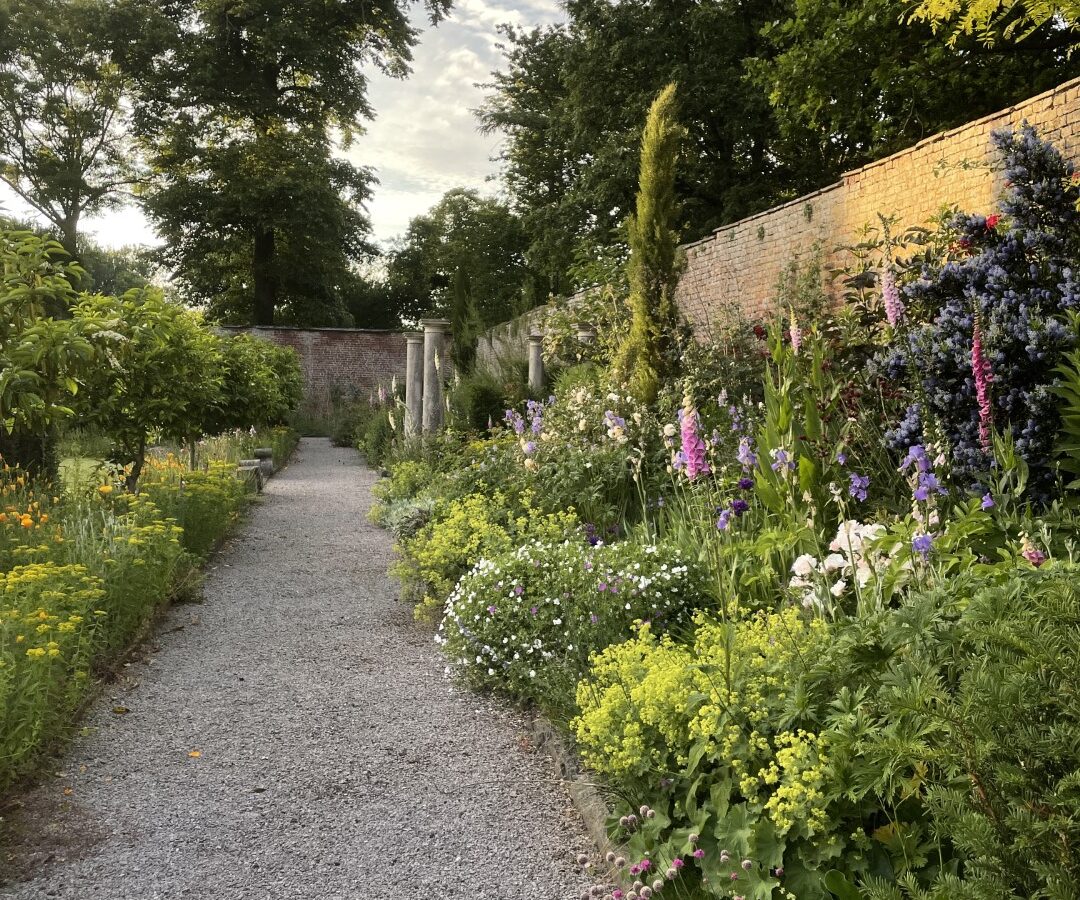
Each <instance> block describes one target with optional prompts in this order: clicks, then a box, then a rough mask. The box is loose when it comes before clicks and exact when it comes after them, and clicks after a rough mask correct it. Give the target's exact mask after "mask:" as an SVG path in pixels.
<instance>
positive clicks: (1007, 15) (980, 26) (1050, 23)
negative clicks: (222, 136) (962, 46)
mask: <svg viewBox="0 0 1080 900" xmlns="http://www.w3.org/2000/svg"><path fill="white" fill-rule="evenodd" d="M904 5H905V6H907V7H908V8H909V10H910V15H909V21H912V22H928V23H929V24H930V25H931V27H932V28H933V29H934V31H938V30H941V29H952V34H951V35H950V37H949V43H950V44H957V43H959V42H960V41H961V38H962V37H963V36H965V35H973V36H975V37H976V38H978V40H979V41H980V43H982V44H985V45H988V46H992V45H994V44H995V43H997V42H999V41H1005V42H1011V41H1023V40H1026V39H1028V38H1031V37H1033V36H1034V35H1036V34H1038V35H1039V36H1040V37H1042V38H1051V39H1052V38H1055V37H1056V38H1059V39H1062V38H1064V41H1059V42H1060V43H1062V45H1063V46H1064V45H1065V41H1068V42H1069V44H1071V45H1075V42H1076V30H1077V28H1078V27H1080V3H1077V2H1075V0H1059V2H1053V0H1019V2H1018V0H906V2H905V4H904Z"/></svg>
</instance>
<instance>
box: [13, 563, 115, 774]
mask: <svg viewBox="0 0 1080 900" xmlns="http://www.w3.org/2000/svg"><path fill="white" fill-rule="evenodd" d="M104 597H105V586H104V584H103V582H102V580H101V579H100V578H97V577H95V576H93V575H91V574H90V573H89V572H88V571H87V570H86V568H85V567H84V566H78V565H60V564H57V563H55V562H43V563H34V564H30V565H25V566H15V567H14V568H12V569H9V570H8V571H6V572H3V573H0V598H2V599H0V788H4V787H7V786H8V785H9V784H10V782H11V780H12V778H13V777H14V776H15V775H16V774H18V773H19V772H21V771H22V770H23V768H24V767H25V765H26V763H27V761H28V760H29V759H30V758H31V757H32V756H33V754H34V753H36V752H37V751H38V750H39V749H40V747H41V745H42V743H44V742H45V741H47V740H49V739H51V738H52V737H54V736H55V735H56V734H57V732H58V731H59V730H60V728H61V726H62V724H63V723H64V722H65V721H66V718H67V716H68V715H69V714H70V712H71V710H72V709H73V708H74V706H75V704H76V703H77V702H78V699H79V697H80V696H81V695H82V691H83V689H84V688H85V685H86V683H87V681H88V678H89V667H90V660H91V657H92V655H93V652H94V649H95V645H96V642H97V641H96V631H97V629H98V627H99V625H100V623H101V621H102V618H103V617H104V616H105V615H106V614H107V613H106V611H105V610H103V609H101V607H102V605H103V598H104Z"/></svg>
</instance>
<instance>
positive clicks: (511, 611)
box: [435, 541, 697, 690]
mask: <svg viewBox="0 0 1080 900" xmlns="http://www.w3.org/2000/svg"><path fill="white" fill-rule="evenodd" d="M690 577H691V576H690V570H689V568H688V567H687V566H686V565H685V564H684V563H683V562H682V561H681V559H680V558H679V557H678V554H677V553H676V552H675V551H673V550H671V549H670V548H660V549H658V548H657V547H641V546H640V545H636V544H631V543H629V542H627V543H625V544H613V545H607V546H605V545H603V544H600V545H598V546H596V547H590V546H589V545H588V544H586V543H585V542H584V541H564V542H562V543H559V544H552V543H546V542H541V541H535V542H533V543H530V544H526V545H525V546H523V547H519V548H518V549H517V550H515V551H513V552H512V553H509V554H507V555H505V556H502V557H499V558H497V559H481V560H480V561H479V562H477V563H476V565H474V566H473V568H472V569H471V570H470V571H469V572H468V573H467V574H465V575H464V576H462V578H461V579H460V581H458V583H457V586H456V587H455V588H454V591H453V592H452V593H451V595H450V597H449V598H448V599H447V601H446V610H445V615H444V617H443V620H442V622H441V623H440V625H439V628H438V632H437V634H436V636H435V641H436V642H437V643H438V644H440V645H442V646H443V648H444V650H445V651H446V653H447V655H448V656H449V658H450V661H451V663H452V664H453V665H454V666H455V667H456V668H457V669H458V670H459V671H462V672H463V673H465V674H470V675H473V676H479V677H480V678H481V679H483V678H485V677H486V678H489V679H491V678H495V679H497V680H498V681H499V682H500V683H503V684H504V685H505V686H508V687H516V688H517V689H518V690H520V689H521V685H522V684H523V683H525V682H528V681H529V680H531V679H534V678H536V675H537V671H538V670H540V669H542V667H543V666H544V665H547V664H552V663H555V662H563V661H565V662H573V663H574V664H575V665H579V664H580V665H584V663H585V661H586V660H587V659H588V655H589V653H591V652H592V651H594V650H597V649H600V648H601V647H603V646H606V645H607V644H608V643H610V641H611V640H613V639H618V636H619V635H624V636H626V637H629V636H630V629H631V626H632V625H633V623H634V622H635V621H636V620H639V619H640V620H647V621H651V622H654V623H655V624H656V625H657V626H658V627H660V628H663V627H664V626H666V625H667V624H669V623H671V622H674V621H676V620H681V619H683V618H685V617H686V616H688V615H689V614H690V611H691V610H692V609H693V607H694V605H695V603H696V600H697V597H696V592H695V591H694V590H693V588H692V585H691V584H690Z"/></svg>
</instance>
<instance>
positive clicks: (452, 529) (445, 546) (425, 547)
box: [392, 493, 577, 618]
mask: <svg viewBox="0 0 1080 900" xmlns="http://www.w3.org/2000/svg"><path fill="white" fill-rule="evenodd" d="M530 512H531V510H529V509H528V506H527V505H526V511H525V512H522V513H520V514H519V513H517V511H516V510H515V509H514V508H513V507H512V506H511V504H510V501H509V500H508V498H507V497H506V496H505V495H503V494H501V493H496V494H494V495H490V496H489V495H485V494H469V495H466V496H464V497H462V498H460V499H457V500H452V501H450V502H449V503H446V504H445V505H443V507H442V508H441V509H437V510H436V513H435V515H434V517H433V518H432V519H431V521H430V522H429V523H428V524H427V525H425V526H424V527H423V528H421V529H420V531H419V532H417V533H416V535H415V536H414V537H412V538H410V539H407V540H405V541H404V542H403V543H402V545H401V550H402V558H401V559H400V560H399V561H398V562H396V563H395V564H394V567H393V569H392V571H393V573H394V574H395V575H396V576H397V577H399V578H401V579H402V581H403V582H404V583H405V587H406V593H407V596H409V597H411V598H412V599H413V600H414V601H415V602H416V603H417V617H418V618H434V617H435V613H436V611H437V610H438V609H439V607H440V606H441V605H442V602H443V600H444V599H445V598H446V597H447V596H449V594H450V592H451V590H452V589H453V587H454V585H455V584H456V583H457V580H458V579H459V578H460V577H461V576H462V575H464V574H465V572H466V571H468V570H469V568H471V566H472V565H473V563H474V562H475V561H476V560H478V559H480V558H482V557H488V556H493V555H496V554H499V553H506V552H508V551H510V550H511V549H512V548H513V547H514V546H516V545H517V544H518V543H521V542H524V541H525V540H526V539H528V538H530V537H532V538H536V539H546V540H550V541H558V540H561V539H562V538H563V537H564V536H565V535H566V534H567V533H568V532H569V531H570V530H571V529H572V528H573V527H574V526H575V525H576V524H577V517H576V515H575V514H574V512H573V510H568V511H566V512H565V513H560V514H557V515H550V516H542V515H539V514H535V515H530Z"/></svg>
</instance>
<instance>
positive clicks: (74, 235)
mask: <svg viewBox="0 0 1080 900" xmlns="http://www.w3.org/2000/svg"><path fill="white" fill-rule="evenodd" d="M57 227H58V229H59V231H60V245H61V246H62V247H63V248H64V250H65V252H66V253H67V255H68V256H69V257H70V260H71V262H78V261H79V214H78V213H77V212H76V213H72V214H71V215H69V216H68V217H67V218H66V219H64V221H63V222H59V223H57ZM67 280H68V281H69V282H70V283H71V286H72V287H73V288H74V289H75V290H76V291H85V290H89V289H90V287H91V285H90V283H89V278H87V277H85V276H84V277H82V278H78V277H76V276H75V275H74V274H71V275H70V276H69V277H68V279H67ZM45 315H47V316H52V317H53V318H54V319H70V318H71V310H70V309H68V306H67V304H66V303H64V302H63V301H62V300H56V299H54V298H52V297H50V298H49V299H48V300H47V301H46V303H45Z"/></svg>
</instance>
